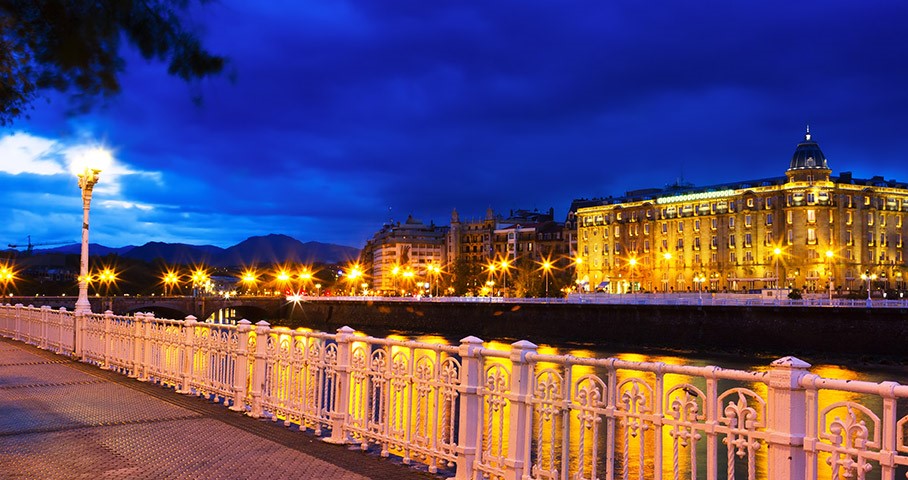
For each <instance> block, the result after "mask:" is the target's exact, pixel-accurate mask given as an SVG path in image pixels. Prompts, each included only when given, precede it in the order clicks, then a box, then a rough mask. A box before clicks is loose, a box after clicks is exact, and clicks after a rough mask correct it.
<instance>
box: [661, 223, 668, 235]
mask: <svg viewBox="0 0 908 480" xmlns="http://www.w3.org/2000/svg"><path fill="white" fill-rule="evenodd" d="M666 233H668V222H662V234H663V235H664V234H666Z"/></svg>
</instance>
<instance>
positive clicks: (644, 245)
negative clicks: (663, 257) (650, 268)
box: [643, 240, 649, 252]
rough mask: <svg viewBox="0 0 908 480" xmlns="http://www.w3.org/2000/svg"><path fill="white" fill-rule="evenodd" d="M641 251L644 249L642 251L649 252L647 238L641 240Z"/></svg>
mask: <svg viewBox="0 0 908 480" xmlns="http://www.w3.org/2000/svg"><path fill="white" fill-rule="evenodd" d="M643 251H644V252H649V240H644V241H643Z"/></svg>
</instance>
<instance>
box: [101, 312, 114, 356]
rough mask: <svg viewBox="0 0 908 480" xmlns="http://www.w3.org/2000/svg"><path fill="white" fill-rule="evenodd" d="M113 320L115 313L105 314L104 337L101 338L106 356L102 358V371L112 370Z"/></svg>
mask: <svg viewBox="0 0 908 480" xmlns="http://www.w3.org/2000/svg"><path fill="white" fill-rule="evenodd" d="M112 320H113V312H111V311H110V310H107V311H106V312H104V336H103V337H102V338H101V345H102V346H103V347H102V348H103V349H104V355H103V356H102V357H101V370H110V343H111V340H110V324H111V322H112Z"/></svg>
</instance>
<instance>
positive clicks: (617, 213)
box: [615, 212, 621, 222]
mask: <svg viewBox="0 0 908 480" xmlns="http://www.w3.org/2000/svg"><path fill="white" fill-rule="evenodd" d="M615 220H618V221H619V222H620V221H621V212H616V213H615Z"/></svg>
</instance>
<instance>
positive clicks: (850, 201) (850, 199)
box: [845, 195, 854, 208]
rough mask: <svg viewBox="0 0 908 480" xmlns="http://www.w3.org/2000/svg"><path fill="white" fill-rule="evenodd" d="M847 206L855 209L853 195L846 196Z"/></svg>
mask: <svg viewBox="0 0 908 480" xmlns="http://www.w3.org/2000/svg"><path fill="white" fill-rule="evenodd" d="M845 206H846V207H848V208H854V197H852V196H851V195H845Z"/></svg>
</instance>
